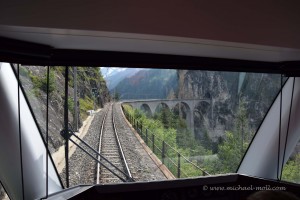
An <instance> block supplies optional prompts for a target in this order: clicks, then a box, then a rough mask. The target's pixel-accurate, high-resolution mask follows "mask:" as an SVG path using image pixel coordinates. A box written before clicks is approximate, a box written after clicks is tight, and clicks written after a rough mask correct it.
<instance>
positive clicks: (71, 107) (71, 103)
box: [68, 97, 75, 113]
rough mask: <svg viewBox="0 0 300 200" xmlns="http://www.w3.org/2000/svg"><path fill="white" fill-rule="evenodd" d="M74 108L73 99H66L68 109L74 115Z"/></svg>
mask: <svg viewBox="0 0 300 200" xmlns="http://www.w3.org/2000/svg"><path fill="white" fill-rule="evenodd" d="M74 106H75V104H74V99H73V98H71V97H69V98H68V109H69V111H70V112H71V113H74Z"/></svg>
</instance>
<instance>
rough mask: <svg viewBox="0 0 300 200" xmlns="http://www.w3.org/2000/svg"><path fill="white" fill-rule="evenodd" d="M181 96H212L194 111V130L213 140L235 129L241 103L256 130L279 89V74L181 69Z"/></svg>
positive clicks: (189, 97)
mask: <svg viewBox="0 0 300 200" xmlns="http://www.w3.org/2000/svg"><path fill="white" fill-rule="evenodd" d="M178 80H179V87H178V98H179V99H180V98H181V99H211V102H212V105H211V104H208V103H206V102H201V103H199V104H198V105H196V108H195V110H194V128H195V129H194V131H195V135H196V137H198V138H201V137H203V135H204V133H205V132H206V133H208V135H209V136H210V137H211V138H212V139H215V140H216V139H217V138H218V137H222V136H223V135H224V133H225V131H227V130H230V131H231V130H233V129H234V124H235V121H236V117H237V111H238V109H239V106H240V105H241V104H242V103H241V102H243V106H245V109H246V113H247V114H246V117H247V123H248V124H247V127H249V130H248V131H250V132H255V131H256V129H257V128H258V126H259V124H260V123H261V120H262V118H263V117H264V115H265V114H266V112H267V110H268V108H269V107H270V105H271V103H272V102H273V99H274V98H275V97H276V95H277V93H278V90H279V88H280V75H271V74H254V73H239V72H213V71H199V70H178Z"/></svg>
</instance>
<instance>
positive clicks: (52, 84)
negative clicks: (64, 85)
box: [29, 70, 56, 96]
mask: <svg viewBox="0 0 300 200" xmlns="http://www.w3.org/2000/svg"><path fill="white" fill-rule="evenodd" d="M29 77H30V79H31V81H32V83H33V89H34V93H35V94H37V96H39V95H40V91H39V90H41V91H43V92H47V73H45V74H44V75H43V76H42V77H39V76H36V75H33V74H32V73H29ZM55 89H56V81H55V72H54V71H52V70H50V72H49V94H51V93H52V92H54V91H55Z"/></svg>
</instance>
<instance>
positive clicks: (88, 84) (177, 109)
mask: <svg viewBox="0 0 300 200" xmlns="http://www.w3.org/2000/svg"><path fill="white" fill-rule="evenodd" d="M19 70H20V71H19V72H20V79H21V83H22V86H23V89H24V92H25V94H26V97H27V99H28V101H29V103H30V106H31V108H32V111H33V113H34V115H35V118H36V121H37V123H38V125H39V127H40V129H41V132H42V135H43V136H45V130H46V128H47V127H46V105H47V104H46V103H47V97H48V112H49V113H48V130H49V140H48V149H49V151H50V153H51V155H52V159H53V160H54V163H55V165H56V168H57V171H58V173H59V174H60V176H61V179H62V182H63V184H64V185H65V186H75V185H79V184H97V183H101V184H108V183H116V182H126V181H154V180H167V179H174V178H187V177H197V176H209V175H216V174H226V173H233V172H236V170H237V168H238V166H239V164H240V162H241V160H242V158H243V156H244V153H245V151H246V149H247V148H248V145H249V143H250V142H251V140H252V138H253V136H254V135H255V132H256V131H257V129H258V128H259V126H260V124H261V122H262V120H263V119H264V116H265V115H266V113H267V112H268V109H269V108H270V106H271V105H272V103H273V101H274V99H275V97H276V96H277V95H278V93H279V90H280V89H281V86H282V84H284V80H283V79H282V77H281V75H279V74H263V73H246V72H221V71H200V70H184V69H182V70H179V69H176V70H175V69H157V68H156V69H143V68H120V67H69V68H68V73H69V74H68V87H67V88H68V93H67V95H66V94H65V88H66V87H65V78H66V74H65V73H66V67H62V66H57V67H50V68H47V67H43V66H20V68H19ZM47 77H48V79H47ZM47 83H48V85H47ZM47 91H48V95H47ZM66 98H67V102H68V133H69V135H68V136H70V137H69V150H68V155H69V159H67V160H68V166H66V164H65V160H66V158H65V146H64V145H65V140H64V137H65V136H66V135H65V133H66V132H63V131H62V130H63V129H64V125H65V122H64V102H65V99H66ZM71 135H72V136H71ZM90 147H91V148H90ZM98 152H100V154H99V153H98ZM295 159H296V160H297V156H295ZM66 167H67V168H68V172H66ZM287 173H290V172H287ZM66 174H69V175H68V176H69V178H67V177H66ZM67 180H69V183H67V182H68V181H67Z"/></svg>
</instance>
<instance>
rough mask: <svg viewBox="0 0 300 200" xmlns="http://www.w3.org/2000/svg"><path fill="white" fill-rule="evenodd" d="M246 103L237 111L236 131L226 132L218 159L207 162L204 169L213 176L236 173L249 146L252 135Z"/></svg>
mask: <svg viewBox="0 0 300 200" xmlns="http://www.w3.org/2000/svg"><path fill="white" fill-rule="evenodd" d="M244 106H245V105H244V103H243V102H241V103H240V106H239V109H238V110H237V115H236V121H235V128H234V130H235V131H226V132H225V138H224V141H223V142H221V143H220V144H219V145H218V158H217V159H215V160H205V163H204V167H205V169H207V170H208V171H209V172H210V173H211V174H222V173H233V172H236V170H237V167H238V166H239V163H240V162H241V160H242V157H243V155H244V153H245V151H246V149H247V147H248V145H249V142H250V136H251V133H249V129H248V118H247V116H246V109H245V107H244Z"/></svg>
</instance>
